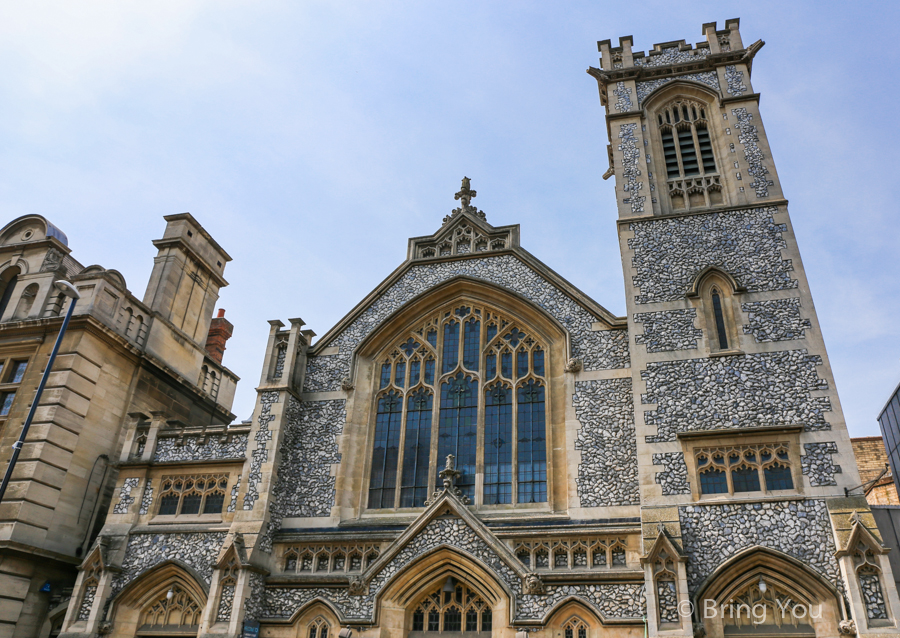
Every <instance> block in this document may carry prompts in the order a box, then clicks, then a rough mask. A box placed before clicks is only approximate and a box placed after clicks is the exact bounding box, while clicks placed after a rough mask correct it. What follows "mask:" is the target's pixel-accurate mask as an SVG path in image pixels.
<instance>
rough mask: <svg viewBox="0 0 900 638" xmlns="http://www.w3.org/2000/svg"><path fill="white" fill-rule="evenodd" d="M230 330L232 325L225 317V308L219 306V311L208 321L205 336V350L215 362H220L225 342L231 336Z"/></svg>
mask: <svg viewBox="0 0 900 638" xmlns="http://www.w3.org/2000/svg"><path fill="white" fill-rule="evenodd" d="M232 332H234V326H232V325H231V322H230V321H228V319H226V318H225V309H224V308H219V313H218V314H217V315H216V316H215V318H214V319H213V320H212V321H211V322H210V323H209V335H207V337H206V351H207V352H208V353H209V356H210V357H211V358H212V359H215V361H216V362H217V363H222V355H224V354H225V342H226V341H228V339H230V338H231V333H232Z"/></svg>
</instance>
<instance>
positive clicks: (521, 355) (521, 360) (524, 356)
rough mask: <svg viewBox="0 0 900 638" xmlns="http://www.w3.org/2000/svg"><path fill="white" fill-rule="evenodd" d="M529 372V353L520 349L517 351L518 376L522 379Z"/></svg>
mask: <svg viewBox="0 0 900 638" xmlns="http://www.w3.org/2000/svg"><path fill="white" fill-rule="evenodd" d="M526 374H528V353H527V352H525V351H524V350H519V351H518V352H517V353H516V378H517V379H521V378H522V377H524V376H525V375H526Z"/></svg>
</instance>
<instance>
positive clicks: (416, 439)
mask: <svg viewBox="0 0 900 638" xmlns="http://www.w3.org/2000/svg"><path fill="white" fill-rule="evenodd" d="M545 353H546V344H545V343H543V338H542V337H540V336H539V335H538V333H537V332H536V331H535V330H533V329H532V328H531V327H530V326H527V325H525V324H523V323H522V322H521V321H519V320H517V319H515V318H513V317H511V316H508V315H507V314H506V313H503V312H500V311H498V310H496V309H494V308H491V307H489V306H486V305H483V304H480V303H473V302H468V301H466V302H457V303H455V304H454V305H452V306H448V307H445V308H442V309H441V310H440V311H438V312H436V313H434V314H432V315H431V316H430V317H429V318H428V319H427V320H425V321H424V322H422V323H420V324H418V325H416V326H415V327H414V328H413V329H412V330H410V331H409V332H407V333H404V334H403V335H401V336H400V337H399V338H397V339H396V340H394V342H393V343H392V345H391V346H390V347H389V348H387V349H386V351H384V352H383V353H382V354H381V355H379V356H378V357H377V358H376V364H375V369H376V375H375V376H376V380H377V381H376V383H377V386H378V392H377V394H376V398H375V406H374V407H375V424H374V425H375V427H374V436H373V447H372V457H371V468H370V475H369V500H368V507H369V508H370V509H376V508H382V509H383V508H394V507H422V506H423V505H424V503H425V500H426V499H427V497H428V495H429V494H430V493H431V492H432V491H433V490H434V489H435V488H438V489H440V488H441V487H442V482H441V479H440V478H439V477H438V470H439V469H440V468H442V467H444V464H445V460H446V457H447V455H449V454H452V455H453V456H454V457H455V467H456V469H457V470H459V471H460V472H461V475H460V476H459V478H458V479H457V480H456V485H457V487H459V488H460V490H461V491H462V493H463V494H464V495H466V496H468V497H469V498H470V499H471V500H472V502H474V503H476V504H484V505H498V504H516V503H544V502H546V501H547V433H546V428H547V425H546V421H547V417H546V414H547V391H546V379H545V374H546V365H547V363H548V362H547V361H546V360H545V357H546V354H545ZM478 474H482V477H481V480H480V481H478V483H477V484H480V485H482V486H483V487H482V489H481V490H479V491H478V493H476V478H477V476H478Z"/></svg>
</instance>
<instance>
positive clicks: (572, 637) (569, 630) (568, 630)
mask: <svg viewBox="0 0 900 638" xmlns="http://www.w3.org/2000/svg"><path fill="white" fill-rule="evenodd" d="M566 638H575V632H573V631H572V625H566Z"/></svg>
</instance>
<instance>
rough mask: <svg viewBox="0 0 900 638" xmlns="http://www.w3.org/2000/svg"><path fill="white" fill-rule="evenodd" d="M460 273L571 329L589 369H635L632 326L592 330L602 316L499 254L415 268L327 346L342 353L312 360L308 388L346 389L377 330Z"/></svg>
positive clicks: (574, 347)
mask: <svg viewBox="0 0 900 638" xmlns="http://www.w3.org/2000/svg"><path fill="white" fill-rule="evenodd" d="M459 275H464V276H468V277H472V278H473V279H480V280H482V281H487V282H489V283H493V284H495V285H498V286H501V287H503V288H506V289H508V290H511V291H512V292H515V293H517V294H520V295H522V296H523V297H525V298H526V299H528V300H529V301H531V302H533V303H534V304H536V305H537V306H539V307H540V308H542V309H543V310H545V311H546V312H547V313H549V314H550V315H551V316H552V317H554V318H555V319H556V320H558V321H559V322H560V324H562V326H563V327H564V328H565V329H566V330H568V332H569V334H570V336H571V343H572V356H573V357H578V358H580V359H582V361H583V365H584V368H585V369H586V370H609V369H616V368H627V367H629V365H630V360H629V353H628V333H627V331H626V330H598V331H594V330H592V329H591V324H592V323H594V322H595V321H596V320H597V319H596V317H594V315H592V314H591V313H590V312H588V311H587V310H586V309H585V308H583V307H582V306H581V305H579V304H578V303H577V302H576V301H575V300H574V299H572V298H571V297H569V296H568V295H567V294H565V293H564V292H563V291H562V290H560V289H558V288H556V287H555V286H554V285H553V284H551V283H550V282H549V281H547V280H546V279H544V278H543V277H541V276H540V275H539V274H538V273H536V272H535V271H533V270H531V268H529V267H528V266H526V265H525V264H524V263H522V262H521V261H519V259H517V258H516V257H515V256H513V255H498V256H496V257H480V258H477V259H463V260H458V261H450V262H442V263H434V264H420V265H416V266H412V267H411V268H410V269H409V270H408V271H407V272H406V274H405V275H403V277H401V279H400V280H399V281H397V282H396V283H394V285H393V286H391V287H390V288H388V289H387V290H386V291H385V292H384V294H382V295H381V297H379V298H378V299H376V300H375V301H374V302H373V303H372V304H371V305H370V306H369V307H368V308H367V309H366V310H365V311H364V312H363V313H362V314H361V315H360V316H359V317H357V319H356V320H355V321H354V322H353V323H351V324H350V325H349V326H348V327H347V328H346V329H345V330H344V331H343V332H341V333H340V334H339V335H336V336H335V337H334V338H333V339H332V340H331V341H329V342H328V343H326V344H323V345H325V346H337V347H339V348H340V352H339V354H335V355H326V356H318V357H310V358H309V360H308V362H307V369H306V380H305V382H304V386H303V391H304V392H333V391H337V390H340V389H341V379H343V378H344V377H347V376H349V372H350V357H351V354H352V352H353V350H354V349H355V348H356V347H357V346H358V345H359V344H360V343H361V342H362V341H363V340H364V339H365V338H366V337H367V336H368V335H369V334H370V333H371V332H372V330H374V329H375V328H376V327H378V326H379V325H380V324H381V323H382V322H383V321H384V320H385V319H387V317H388V316H390V315H391V314H393V313H394V312H395V311H397V310H398V309H400V308H401V307H402V306H403V305H405V304H406V303H407V302H409V301H410V300H411V299H413V298H414V297H417V296H418V295H421V294H422V293H424V292H426V291H428V290H430V289H431V288H434V287H435V286H437V285H439V284H441V283H443V282H445V281H447V280H449V279H452V278H453V277H456V276H459Z"/></svg>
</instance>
